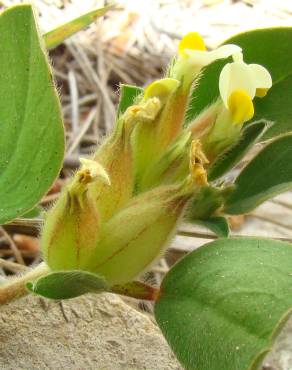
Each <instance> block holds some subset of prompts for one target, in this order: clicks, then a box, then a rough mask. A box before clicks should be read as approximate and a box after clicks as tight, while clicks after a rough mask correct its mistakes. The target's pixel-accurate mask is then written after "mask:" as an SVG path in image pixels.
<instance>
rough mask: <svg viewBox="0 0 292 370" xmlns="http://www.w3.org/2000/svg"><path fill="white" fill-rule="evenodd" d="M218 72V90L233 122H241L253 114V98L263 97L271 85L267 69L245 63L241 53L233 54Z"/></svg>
mask: <svg viewBox="0 0 292 370" xmlns="http://www.w3.org/2000/svg"><path fill="white" fill-rule="evenodd" d="M233 60H234V61H233V62H232V63H227V64H226V65H225V66H224V67H223V69H222V71H221V74H220V78H219V90H220V96H221V98H222V100H223V103H224V105H225V107H226V108H227V109H228V110H229V111H230V113H231V116H232V120H233V123H235V124H242V123H244V122H246V121H248V120H250V119H251V118H252V117H253V115H254V107H253V102H252V100H253V98H254V97H255V96H259V97H263V96H265V95H266V93H267V91H268V90H269V88H270V87H271V86H272V78H271V75H270V73H269V71H268V70H267V69H266V68H264V67H263V66H261V65H259V64H246V63H245V62H244V61H243V57H242V53H241V52H240V53H236V54H234V55H233Z"/></svg>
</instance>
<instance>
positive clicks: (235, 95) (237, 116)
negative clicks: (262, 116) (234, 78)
mask: <svg viewBox="0 0 292 370" xmlns="http://www.w3.org/2000/svg"><path fill="white" fill-rule="evenodd" d="M228 108H229V110H230V113H231V116H232V121H233V123H235V124H242V123H244V122H246V121H249V120H250V119H251V118H252V117H253V115H254V107H253V103H252V98H251V97H250V96H249V95H248V94H247V92H246V91H244V90H236V91H233V92H232V93H231V95H230V96H229V99H228Z"/></svg>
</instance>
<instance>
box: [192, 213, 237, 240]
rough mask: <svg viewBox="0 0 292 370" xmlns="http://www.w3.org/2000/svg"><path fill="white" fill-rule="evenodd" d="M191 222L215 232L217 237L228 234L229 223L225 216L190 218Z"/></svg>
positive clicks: (223, 236)
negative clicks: (202, 218)
mask: <svg viewBox="0 0 292 370" xmlns="http://www.w3.org/2000/svg"><path fill="white" fill-rule="evenodd" d="M191 222H192V223H194V224H197V225H200V226H204V227H206V228H207V229H209V230H211V231H212V232H213V233H214V234H216V235H217V236H218V238H227V237H228V236H229V232H230V230H229V224H228V221H227V219H226V218H225V217H221V216H217V217H210V218H207V219H206V220H192V221H191Z"/></svg>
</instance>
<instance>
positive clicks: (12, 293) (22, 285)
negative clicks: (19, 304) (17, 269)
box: [0, 262, 50, 305]
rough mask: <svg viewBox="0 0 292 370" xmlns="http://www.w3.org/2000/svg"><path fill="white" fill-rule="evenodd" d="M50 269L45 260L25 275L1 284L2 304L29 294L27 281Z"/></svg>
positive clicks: (0, 296) (0, 300) (0, 297)
mask: <svg viewBox="0 0 292 370" xmlns="http://www.w3.org/2000/svg"><path fill="white" fill-rule="evenodd" d="M49 271H50V269H49V267H48V266H47V265H46V264H45V263H44V262H43V263H41V264H39V265H38V266H36V267H35V268H34V269H32V270H30V271H28V272H27V273H25V274H24V275H21V276H17V277H13V278H11V279H7V282H4V283H3V284H2V285H0V305H1V304H6V303H9V302H11V301H12V300H14V299H18V298H21V297H24V296H25V295H27V294H28V293H29V292H28V291H27V289H26V283H28V282H29V281H31V280H34V279H36V278H38V277H40V276H42V275H45V274H46V273H47V272H49Z"/></svg>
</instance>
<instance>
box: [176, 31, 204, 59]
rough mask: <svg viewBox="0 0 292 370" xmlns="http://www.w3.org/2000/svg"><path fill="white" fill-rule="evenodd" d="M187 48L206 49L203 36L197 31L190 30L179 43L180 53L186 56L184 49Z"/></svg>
mask: <svg viewBox="0 0 292 370" xmlns="http://www.w3.org/2000/svg"><path fill="white" fill-rule="evenodd" d="M186 49H189V50H200V51H206V45H205V42H204V40H203V38H202V36H201V35H200V34H199V33H197V32H190V33H188V34H187V35H185V36H184V37H183V38H182V39H181V41H180V43H179V45H178V52H179V54H180V55H181V56H185V53H184V51H185V50H186Z"/></svg>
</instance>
